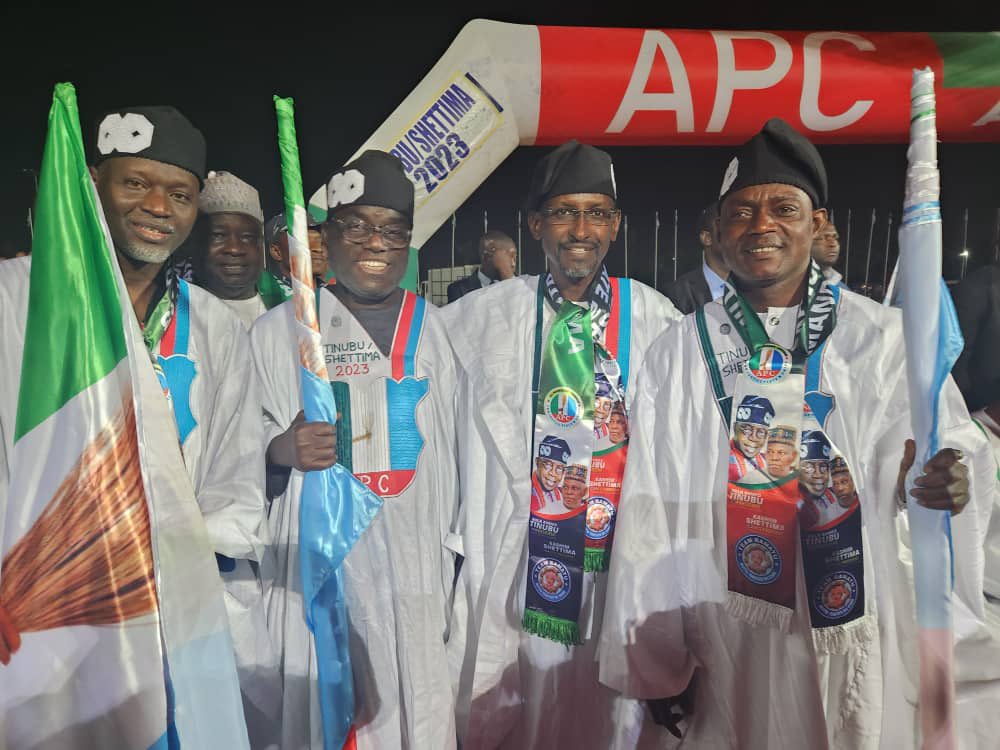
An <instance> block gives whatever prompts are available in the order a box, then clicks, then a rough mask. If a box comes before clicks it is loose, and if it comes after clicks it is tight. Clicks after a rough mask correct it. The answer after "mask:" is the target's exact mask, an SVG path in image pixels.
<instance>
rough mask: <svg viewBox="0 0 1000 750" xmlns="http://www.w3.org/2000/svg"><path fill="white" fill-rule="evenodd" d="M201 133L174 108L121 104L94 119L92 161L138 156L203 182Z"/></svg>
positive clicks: (202, 137) (203, 146)
mask: <svg viewBox="0 0 1000 750" xmlns="http://www.w3.org/2000/svg"><path fill="white" fill-rule="evenodd" d="M205 152H206V145H205V136H203V135H202V134H201V131H200V130H198V128H196V127H195V126H194V125H192V124H191V122H190V121H189V120H188V119H187V118H186V117H185V116H184V115H182V114H181V113H180V112H178V111H177V110H176V109H175V108H174V107H170V106H157V107H125V108H123V109H113V110H111V111H110V112H107V113H105V114H104V115H103V116H102V117H101V119H100V120H99V121H98V125H97V140H96V141H95V144H94V164H95V165H96V164H100V163H101V162H103V161H104V160H106V159H110V158H112V157H114V156H139V157H142V158H143V159H152V160H154V161H161V162H163V163H164V164H172V165H174V166H175V167H180V168H181V169H186V170H187V171H188V172H191V173H192V174H193V175H195V177H197V178H198V181H199V182H200V183H201V184H203V185H204V183H205V158H206V157H205Z"/></svg>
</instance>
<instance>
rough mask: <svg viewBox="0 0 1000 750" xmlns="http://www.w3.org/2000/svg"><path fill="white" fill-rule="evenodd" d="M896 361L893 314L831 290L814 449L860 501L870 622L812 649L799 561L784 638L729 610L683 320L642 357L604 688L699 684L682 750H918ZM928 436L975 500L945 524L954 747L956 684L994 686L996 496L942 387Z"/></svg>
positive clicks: (723, 475)
mask: <svg viewBox="0 0 1000 750" xmlns="http://www.w3.org/2000/svg"><path fill="white" fill-rule="evenodd" d="M706 313H707V315H706V318H707V324H708V326H710V327H711V326H718V327H720V329H721V327H722V326H723V325H724V324H726V323H727V322H728V320H727V319H726V317H725V312H724V311H723V309H722V306H721V304H720V303H718V302H711V303H709V304H708V306H707V307H706ZM723 330H727V329H723ZM903 346H904V344H903V337H902V328H901V318H900V316H899V314H898V311H896V310H889V309H886V308H883V307H881V306H880V305H877V304H875V303H873V302H871V301H869V300H866V299H864V298H863V297H860V296H858V295H855V294H852V293H850V292H848V291H842V293H841V302H840V306H839V309H838V317H837V324H836V328H835V329H834V331H833V333H832V334H831V335H830V337H829V339H828V340H827V344H826V350H825V352H824V354H823V370H822V379H821V382H820V390H821V391H822V392H823V393H827V394H832V395H833V398H834V401H835V408H834V410H833V412H832V414H831V415H830V418H829V420H828V422H827V425H826V432H827V435H828V436H829V437H830V439H831V441H832V442H833V443H834V445H836V446H837V447H838V449H840V450H842V451H843V452H844V454H845V457H846V460H847V463H848V465H849V466H850V467H851V471H852V475H853V477H854V481H855V484H856V486H857V490H858V493H859V495H860V497H861V502H862V512H863V516H862V520H863V524H864V538H865V543H864V554H865V563H864V565H865V574H866V578H865V592H866V602H865V604H866V610H865V612H866V614H865V616H864V617H863V618H861V619H860V620H856V621H855V622H854V623H851V624H849V625H847V626H842V627H843V628H844V629H843V630H840V631H839V632H837V633H835V634H833V637H829V636H830V635H831V634H830V633H827V634H824V637H823V638H820V637H816V638H815V643H814V634H813V631H812V628H811V626H810V622H809V614H808V611H807V608H806V607H805V606H804V604H803V602H804V601H805V599H804V596H805V584H804V578H803V573H802V566H801V562H799V563H798V564H797V572H796V578H797V584H796V585H797V594H796V602H797V603H796V609H795V612H794V615H793V617H792V621H791V624H790V626H789V631H788V632H781V631H779V630H778V629H776V628H773V627H769V626H766V625H758V626H754V625H751V624H748V623H747V622H746V621H744V620H742V619H738V617H737V616H735V615H734V614H731V612H730V610H729V609H728V608H727V603H726V602H727V598H726V593H727V563H726V560H727V546H726V503H725V497H726V481H727V468H728V462H727V455H728V451H729V440H728V434H727V433H728V429H727V426H726V425H725V424H723V421H722V418H721V416H720V412H719V409H718V407H717V405H716V401H715V396H714V393H713V389H712V385H711V381H710V377H709V372H708V369H707V368H706V365H705V364H704V361H703V358H702V354H701V350H700V347H699V343H698V332H697V327H696V325H695V318H694V316H693V315H689V316H688V317H687V318H685V319H684V321H683V322H682V323H681V325H679V326H676V327H674V328H672V329H670V330H668V331H667V332H666V333H665V334H664V335H663V336H662V337H661V338H660V339H659V340H658V341H657V342H656V343H655V344H654V345H653V346H652V347H651V348H650V350H649V352H648V353H647V355H646V364H645V366H644V368H643V372H642V373H641V374H640V376H639V384H638V388H637V391H636V394H635V401H634V403H633V414H634V415H635V416H634V418H633V424H634V427H633V432H632V443H631V448H630V450H631V451H632V452H633V453H632V455H630V456H629V462H628V466H627V468H626V472H625V484H624V487H623V497H622V513H621V515H620V516H619V525H618V529H617V532H616V538H615V548H614V554H613V557H612V561H611V571H610V582H609V590H608V597H607V604H606V610H605V618H604V631H603V634H602V643H601V680H602V681H603V682H604V683H605V684H607V685H609V686H612V687H614V688H616V689H618V690H621V691H622V692H623V693H625V694H626V695H631V696H636V697H646V698H654V697H665V696H670V695H676V694H678V693H679V692H680V691H681V690H683V689H684V688H685V686H686V685H687V683H688V679H689V677H690V676H691V674H692V671H693V670H695V668H696V667H697V673H696V677H695V680H696V683H695V685H696V687H695V701H694V714H693V717H692V719H691V720H690V726H689V727H688V729H687V731H686V734H685V738H684V745H685V746H688V745H690V746H692V747H725V748H748V749H751V748H753V749H756V748H814V749H818V748H827V747H829V748H844V749H845V750H847V749H848V748H849V749H850V750H857V749H859V748H877V747H883V748H905V747H914V746H915V744H914V743H915V734H916V731H917V730H916V716H915V713H914V709H915V703H916V696H917V681H918V672H917V668H918V661H917V652H916V642H917V627H916V622H915V614H914V603H913V583H912V567H911V562H910V559H911V558H910V551H909V549H908V544H909V534H908V530H907V523H906V513H905V511H900V510H899V509H898V508H897V505H896V499H895V489H896V478H897V474H898V469H899V462H900V458H901V456H902V451H903V444H904V441H905V440H906V439H907V438H908V437H910V412H909V404H908V394H907V387H906V374H905V366H904V351H903ZM940 424H941V430H942V432H941V436H942V437H941V445H942V447H954V448H959V449H961V450H962V451H963V452H964V454H965V460H966V461H968V462H970V465H971V472H970V474H971V492H972V500H971V502H970V505H969V507H968V508H967V509H966V510H965V512H964V513H962V514H961V515H959V516H956V517H955V518H954V519H953V525H952V531H953V539H954V549H955V553H956V557H955V597H954V601H955V636H956V641H957V646H956V679H957V681H958V682H959V683H960V684H959V691H958V692H959V704H958V717H959V721H958V725H959V730H960V732H965V730H964V728H963V727H964V725H965V724H966V722H965V721H964V720H963V710H964V709H963V703H962V693H963V685H962V683H963V682H966V681H969V680H977V679H980V678H983V679H995V677H996V673H997V671H998V665H997V663H996V661H994V662H993V663H992V664H978V663H977V661H978V660H980V659H982V658H983V657H984V655H985V654H989V653H991V652H992V653H995V648H996V644H995V643H992V642H990V638H989V636H988V633H987V631H986V629H985V628H984V627H983V618H984V609H983V596H982V589H983V586H982V584H983V555H982V549H983V538H984V534H985V531H986V524H987V522H988V519H989V512H990V506H991V504H992V502H993V493H994V492H995V491H996V488H995V482H993V483H990V482H986V481H984V476H985V470H984V466H985V465H986V462H988V461H989V460H990V459H989V456H988V453H987V450H988V449H987V447H986V442H985V440H984V439H983V436H982V434H981V433H980V432H979V430H978V429H977V428H976V427H975V426H974V425H973V424H972V422H971V421H970V419H969V415H968V412H967V411H966V410H965V406H964V404H963V402H962V398H961V396H960V394H959V392H958V390H957V388H956V387H955V385H954V383H953V382H952V381H951V380H950V379H949V380H948V382H947V384H946V386H945V389H944V393H943V396H942V402H941V419H940ZM866 621H867V622H866ZM830 630H835V629H830ZM977 673H978V674H977ZM991 675H992V677H991ZM994 740H995V737H994ZM974 746H976V745H974V744H970V745H969V747H974Z"/></svg>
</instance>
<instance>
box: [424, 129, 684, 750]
mask: <svg viewBox="0 0 1000 750" xmlns="http://www.w3.org/2000/svg"><path fill="white" fill-rule="evenodd" d="M526 208H527V210H528V227H529V229H530V231H531V235H532V237H534V238H535V239H536V240H537V241H539V242H540V244H541V249H542V252H543V253H544V256H545V259H546V262H547V265H548V272H547V273H544V274H543V275H541V276H519V277H517V278H514V279H510V280H508V281H502V282H499V283H493V284H491V285H490V286H489V287H487V288H486V289H483V290H481V291H477V292H476V293H475V294H472V295H468V296H465V297H463V298H462V299H460V300H459V301H458V302H456V303H454V304H451V305H448V306H447V307H445V308H443V310H444V315H445V318H446V320H447V324H448V330H449V333H450V334H451V337H452V344H453V346H454V348H455V350H456V355H457V357H458V359H459V363H460V367H459V383H460V387H459V392H458V408H459V413H460V414H461V415H462V418H461V419H459V420H458V423H457V429H458V445H459V454H460V465H461V470H462V513H461V518H460V521H459V523H457V524H456V528H455V533H454V536H453V537H452V538H451V542H452V544H453V545H454V548H455V549H456V551H458V552H459V553H461V554H463V555H464V556H465V559H464V562H463V566H462V570H461V572H460V574H459V578H458V581H457V584H456V585H457V589H456V594H455V605H454V610H453V616H452V623H451V628H450V636H449V644H448V648H449V652H450V656H451V659H452V668H453V672H454V679H455V681H456V686H457V688H456V689H457V696H458V706H457V709H456V710H457V716H458V731H459V737H460V740H461V742H462V744H463V746H464V747H474V748H477V749H482V750H490V748H497V747H504V748H529V747H530V748H535V747H580V748H597V747H600V748H605V747H612V746H613V745H614V742H615V741H616V739H620V738H622V737H624V736H626V735H628V734H629V733H630V732H631V731H632V730H635V731H636V733H637V734H638V732H639V731H640V729H641V727H640V724H641V723H642V722H643V721H644V715H643V709H642V707H641V706H640V705H639V704H637V703H635V702H634V701H633V702H624V701H620V700H618V699H617V698H616V693H614V692H613V691H611V690H609V689H607V688H605V687H604V686H602V685H600V684H599V683H598V679H597V663H596V660H595V649H596V643H597V637H598V635H599V633H600V624H601V612H602V609H603V596H604V581H605V577H606V576H605V574H604V572H603V571H605V570H606V569H607V564H608V560H609V556H610V554H611V550H612V546H611V540H612V533H613V523H614V517H615V515H616V512H617V499H618V497H619V494H620V492H621V476H622V472H623V471H624V466H625V460H626V456H627V451H628V441H627V440H626V439H625V431H624V429H618V428H620V427H622V426H623V425H621V424H620V422H621V420H619V422H618V423H616V425H615V428H616V430H617V432H616V434H618V437H620V438H621V439H622V440H621V442H620V443H619V444H615V445H612V444H611V442H610V440H608V439H607V437H606V436H604V435H605V430H606V429H610V425H609V424H608V423H607V421H606V420H607V419H608V417H609V414H610V412H609V410H608V409H607V406H608V405H607V404H605V403H604V402H603V401H602V399H605V400H606V399H608V398H609V397H610V396H612V394H614V397H615V399H618V400H620V399H622V398H624V400H625V404H626V406H627V407H629V408H632V404H631V402H630V400H629V396H630V394H631V388H632V387H633V385H634V383H635V375H636V373H637V371H638V369H639V367H640V365H641V363H642V359H643V356H644V354H645V351H646V348H647V347H648V346H649V345H650V343H651V342H652V341H653V339H654V338H655V337H656V336H657V334H659V333H660V332H661V331H662V330H663V329H664V328H666V326H667V325H668V324H670V323H671V322H672V321H673V320H676V319H679V317H680V315H679V313H678V312H677V310H676V309H675V308H674V306H673V305H672V304H671V303H670V301H669V300H667V298H666V297H663V296H662V295H660V294H659V293H657V292H656V291H654V290H653V289H650V288H649V287H647V286H645V285H644V284H641V283H639V282H637V281H630V280H628V279H618V278H612V277H610V276H609V274H608V272H607V269H606V268H605V258H606V257H607V255H608V252H609V250H610V248H611V244H612V243H613V242H614V240H615V238H616V237H617V235H618V228H619V224H620V222H621V213H620V211H619V208H618V192H617V186H616V184H615V176H614V169H613V167H612V163H611V157H610V156H609V155H608V154H607V153H606V152H604V151H601V150H599V149H596V148H594V147H592V146H588V145H584V144H581V143H577V142H576V141H569V142H567V143H564V144H563V145H562V146H560V147H558V148H556V149H555V150H553V151H551V152H550V153H548V154H547V155H546V156H545V157H544V158H542V160H541V161H540V162H539V163H538V165H537V167H536V169H535V171H534V174H533V177H532V180H531V185H530V188H529V193H528V200H527V206H526ZM595 428H596V430H597V432H596V433H595ZM548 435H556V436H558V438H559V439H560V440H564V441H565V442H566V444H567V446H568V448H569V449H570V451H571V452H572V456H573V461H574V463H578V464H580V465H581V466H584V467H586V471H585V475H584V477H583V481H584V482H586V483H587V486H588V487H589V493H588V494H589V498H588V499H587V501H586V502H584V503H582V505H581V507H579V508H577V509H576V510H575V512H573V511H565V512H564V513H563V514H561V515H559V516H557V517H552V516H547V517H546V516H544V515H543V514H540V513H538V511H536V510H535V509H533V508H532V505H531V503H532V497H531V490H532V486H531V480H532V478H531V469H532V466H533V461H532V458H533V456H534V455H535V454H534V451H535V450H537V449H538V447H539V446H540V445H542V444H543V441H544V440H545V439H546V436H548ZM602 436H603V439H602ZM544 576H550V577H551V576H558V577H559V580H560V582H561V583H562V585H561V586H560V587H558V589H556V590H553V589H552V586H551V585H548V586H546V585H545V584H546V583H547V581H546V580H545V579H544ZM650 731H651V732H652V735H657V734H658V733H659V729H658V728H656V727H651V728H650ZM646 736H649V735H646Z"/></svg>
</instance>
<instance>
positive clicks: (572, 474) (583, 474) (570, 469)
mask: <svg viewBox="0 0 1000 750" xmlns="http://www.w3.org/2000/svg"><path fill="white" fill-rule="evenodd" d="M565 476H566V479H578V480H580V481H581V482H586V481H587V467H586V466H584V465H583V464H570V465H569V466H567V467H566V475H565Z"/></svg>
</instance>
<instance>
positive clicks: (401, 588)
mask: <svg viewBox="0 0 1000 750" xmlns="http://www.w3.org/2000/svg"><path fill="white" fill-rule="evenodd" d="M327 198H328V204H329V211H330V214H329V219H328V221H327V222H326V223H325V224H324V226H323V233H324V236H325V239H326V244H327V247H328V248H329V257H330V261H331V264H332V270H333V272H334V274H335V276H336V279H337V281H336V283H335V284H332V285H330V286H327V287H323V288H322V289H320V290H319V291H318V293H317V297H318V302H319V326H320V331H321V334H322V341H323V350H324V352H325V354H326V366H327V370H328V371H329V374H330V378H331V386H332V387H333V390H334V395H335V397H336V401H337V409H338V420H337V425H336V428H334V427H333V426H331V425H329V424H325V423H305V422H302V420H301V416H299V415H300V409H301V396H300V388H299V365H298V362H299V357H298V353H297V344H296V337H295V334H294V332H293V328H292V324H293V322H294V318H293V315H294V312H293V307H292V303H291V302H286V303H284V304H282V305H279V306H278V307H276V308H274V309H272V310H270V311H269V312H268V313H267V314H265V315H264V316H263V317H262V318H260V320H258V321H257V323H256V324H255V325H254V327H253V329H252V331H251V335H250V338H251V348H252V352H253V358H254V364H255V366H256V370H257V375H258V377H259V379H260V381H261V383H262V387H263V403H264V421H265V431H266V435H265V440H266V441H267V444H268V445H269V448H268V452H267V458H268V462H269V472H270V473H271V474H272V475H276V476H272V479H273V480H277V481H276V482H274V484H273V485H272V489H271V494H275V495H276V496H275V497H274V500H273V502H272V504H271V510H270V515H269V521H268V522H269V525H270V527H271V530H272V534H273V538H274V544H275V547H274V552H275V555H274V557H275V560H274V563H275V565H274V569H273V570H269V571H265V572H264V576H265V579H266V580H267V581H268V583H269V591H268V594H267V608H268V625H269V627H270V628H271V631H272V633H273V634H274V638H275V642H276V644H278V647H279V648H280V649H281V662H282V672H283V679H284V700H283V707H282V716H281V723H280V726H278V727H277V729H278V730H280V747H281V748H282V749H283V750H300V749H301V748H315V749H319V748H322V747H323V730H322V718H321V714H320V706H319V703H318V692H317V682H316V679H317V674H318V672H317V664H316V653H315V648H314V644H313V641H312V636H311V634H310V632H309V630H308V628H307V625H306V621H305V617H304V613H303V604H302V583H301V571H300V567H299V551H298V545H297V539H298V529H299V498H300V493H301V489H302V482H303V477H304V473H303V472H305V471H310V470H316V469H322V468H326V467H328V466H331V465H333V463H334V462H335V461H338V460H339V462H340V463H341V464H343V465H344V466H345V467H347V468H348V469H350V470H351V471H352V472H353V473H354V475H355V476H356V477H357V478H358V479H359V480H360V481H362V482H364V483H365V484H366V485H368V487H370V488H371V489H372V490H373V491H374V492H375V493H377V494H378V495H380V496H381V497H382V498H384V500H385V504H384V505H383V507H382V508H381V510H380V511H379V512H378V515H377V516H376V518H375V520H374V521H373V522H372V524H371V526H369V527H368V529H367V530H366V531H365V532H364V534H363V535H362V536H361V538H360V539H359V540H358V542H357V543H356V544H355V546H354V548H353V549H352V550H351V552H350V553H349V554H348V556H347V559H346V561H345V562H344V567H343V571H344V581H345V589H346V591H345V595H346V602H347V611H348V615H349V619H350V631H351V642H350V654H351V667H352V669H353V671H354V688H355V705H356V709H355V722H354V726H355V728H356V730H357V746H358V748H362V749H365V750H375V749H376V748H377V749H378V750H391V749H392V748H414V749H415V750H417V749H420V750H422V749H423V748H449V747H454V746H455V720H454V700H453V698H452V691H451V684H450V681H449V674H448V666H447V656H446V653H445V637H446V630H447V618H448V607H449V600H450V595H451V588H452V582H453V580H454V572H455V567H454V562H455V561H454V557H453V555H452V553H451V552H449V551H448V550H447V549H446V548H445V547H444V539H445V536H446V534H447V533H448V530H449V529H450V527H451V524H452V522H453V516H454V514H455V512H456V503H457V496H458V490H457V473H458V471H457V467H456V458H455V432H454V423H455V415H454V394H455V387H456V386H455V365H454V358H453V355H452V353H451V347H450V345H449V343H448V340H447V336H446V335H445V331H444V327H443V326H442V324H441V321H440V317H439V314H438V311H437V309H435V308H434V307H433V306H431V305H427V304H425V302H424V300H423V299H422V298H420V297H417V296H416V295H414V294H412V293H410V292H404V291H403V290H402V289H400V288H399V281H400V279H401V278H402V276H403V272H404V271H405V269H406V261H407V250H408V248H409V240H410V234H411V229H412V223H413V200H414V199H413V185H412V183H411V182H410V181H409V179H408V178H407V177H406V175H405V173H404V171H403V167H402V164H401V162H400V161H399V160H398V159H397V158H396V157H394V156H391V155H389V154H386V153H384V152H381V151H366V152H365V153H363V154H362V155H361V156H359V157H358V158H357V159H356V160H355V161H354V162H352V163H350V164H348V165H347V166H346V167H344V169H343V170H341V171H340V172H338V173H337V174H335V175H334V176H333V177H332V178H331V179H330V182H329V188H328V191H327ZM282 472H283V473H284V477H281V476H280V474H281V473H282ZM286 482H287V488H283V487H281V486H280V485H283V484H285V483H286ZM279 490H280V491H279Z"/></svg>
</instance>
